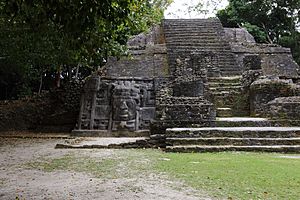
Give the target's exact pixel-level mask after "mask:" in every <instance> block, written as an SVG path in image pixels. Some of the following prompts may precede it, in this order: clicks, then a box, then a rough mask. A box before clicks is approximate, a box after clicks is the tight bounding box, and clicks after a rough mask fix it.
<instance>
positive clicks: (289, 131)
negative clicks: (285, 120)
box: [166, 127, 300, 138]
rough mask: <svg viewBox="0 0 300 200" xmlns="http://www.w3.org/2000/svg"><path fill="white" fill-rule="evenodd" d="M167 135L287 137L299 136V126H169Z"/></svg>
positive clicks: (179, 136)
mask: <svg viewBox="0 0 300 200" xmlns="http://www.w3.org/2000/svg"><path fill="white" fill-rule="evenodd" d="M166 136H167V137H172V138H174V137H178V138H186V137H188V138H193V137H194V138H195V137H204V138H210V137H234V138H288V137H300V127H207V128H169V129H167V130H166Z"/></svg>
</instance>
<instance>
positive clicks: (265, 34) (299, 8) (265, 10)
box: [217, 0, 300, 64]
mask: <svg viewBox="0 0 300 200" xmlns="http://www.w3.org/2000/svg"><path fill="white" fill-rule="evenodd" d="M217 16H218V17H219V18H220V20H221V21H222V23H223V25H224V26H229V27H245V28H247V30H248V31H249V32H250V33H251V34H252V35H253V36H254V37H255V39H256V41H257V42H268V43H277V44H281V45H283V46H286V47H290V48H291V49H292V52H293V55H294V57H295V59H296V61H297V62H298V63H299V64H300V57H299V54H300V41H299V37H300V36H299V35H300V33H299V25H300V1H299V0H229V5H228V6H227V7H226V8H225V9H224V10H220V11H219V12H218V13H217ZM297 27H298V28H297Z"/></svg>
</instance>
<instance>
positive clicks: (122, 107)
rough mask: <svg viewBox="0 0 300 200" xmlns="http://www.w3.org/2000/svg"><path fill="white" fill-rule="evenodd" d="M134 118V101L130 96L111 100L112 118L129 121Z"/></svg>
mask: <svg viewBox="0 0 300 200" xmlns="http://www.w3.org/2000/svg"><path fill="white" fill-rule="evenodd" d="M135 118H136V101H135V100H134V99H132V98H130V97H127V98H126V97H123V98H122V97H118V98H114V100H113V120H115V121H130V120H134V119H135Z"/></svg>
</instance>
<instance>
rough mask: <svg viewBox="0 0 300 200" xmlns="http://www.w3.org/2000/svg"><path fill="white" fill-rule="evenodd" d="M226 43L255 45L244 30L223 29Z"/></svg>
mask: <svg viewBox="0 0 300 200" xmlns="http://www.w3.org/2000/svg"><path fill="white" fill-rule="evenodd" d="M224 30H225V39H226V40H227V41H228V42H239V43H255V39H254V37H253V36H252V35H251V34H250V33H249V32H248V31H247V30H246V29H244V28H224Z"/></svg>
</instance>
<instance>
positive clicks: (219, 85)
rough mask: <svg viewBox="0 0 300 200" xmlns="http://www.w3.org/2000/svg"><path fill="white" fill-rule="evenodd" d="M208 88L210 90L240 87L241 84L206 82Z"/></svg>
mask: <svg viewBox="0 0 300 200" xmlns="http://www.w3.org/2000/svg"><path fill="white" fill-rule="evenodd" d="M208 86H209V87H210V88H217V87H241V84H240V83H239V82H235V83H219V82H208Z"/></svg>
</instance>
